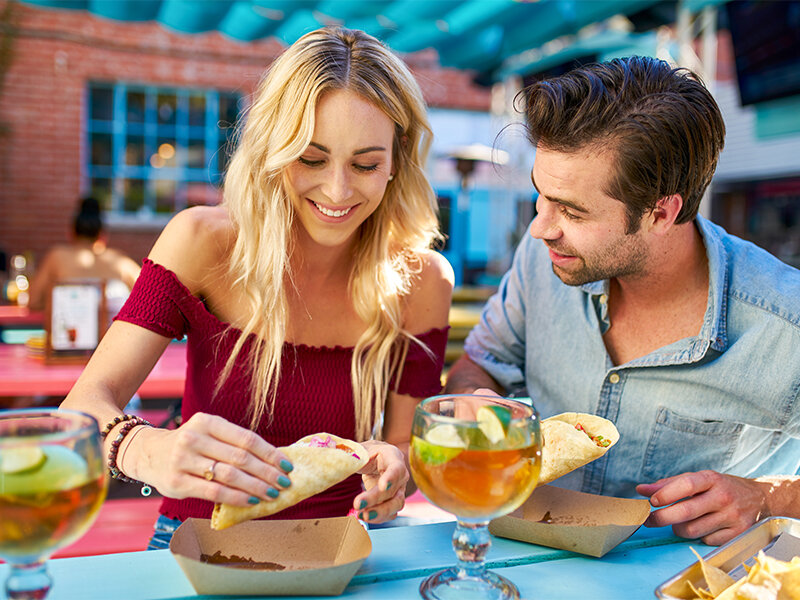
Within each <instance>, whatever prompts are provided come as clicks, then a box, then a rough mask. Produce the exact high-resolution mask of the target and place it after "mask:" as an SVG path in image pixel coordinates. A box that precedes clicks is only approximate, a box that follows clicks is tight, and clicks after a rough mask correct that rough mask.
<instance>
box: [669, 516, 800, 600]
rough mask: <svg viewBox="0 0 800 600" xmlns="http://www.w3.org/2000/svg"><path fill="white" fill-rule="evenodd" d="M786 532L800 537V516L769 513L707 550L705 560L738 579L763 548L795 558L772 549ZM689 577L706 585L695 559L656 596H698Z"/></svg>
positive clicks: (777, 555)
mask: <svg viewBox="0 0 800 600" xmlns="http://www.w3.org/2000/svg"><path fill="white" fill-rule="evenodd" d="M782 533H788V534H790V535H792V536H795V537H798V538H800V519H790V518H788V517H769V518H767V519H764V520H762V521H759V522H758V523H756V524H755V525H753V526H752V527H751V528H750V529H748V530H747V531H745V532H744V533H741V534H739V535H738V536H736V537H735V538H733V539H732V540H731V541H729V542H727V543H726V544H723V545H722V546H720V547H719V548H717V549H716V550H712V551H711V552H709V553H708V554H706V555H705V556H704V557H703V560H704V561H706V563H708V564H711V565H714V566H715V567H719V568H720V569H722V570H723V571H726V572H727V573H729V574H730V575H731V577H733V578H734V579H740V578H741V577H743V576H744V575H745V574H746V573H745V570H744V567H743V566H742V565H744V564H746V565H748V566H750V565H752V564H753V563H754V562H755V557H756V555H757V554H758V551H759V550H764V552H766V553H767V554H772V556H774V557H775V558H779V559H781V560H789V559H791V556H781V553H780V552H779V551H778V547H777V546H776V549H775V550H776V551H775V552H770V551H769V549H770V548H772V546H773V545H774V544H775V542H776V541H777V540H778V538H779V536H780V535H781V534H782ZM687 581H691V582H692V584H693V585H695V586H697V587H706V584H705V579H704V577H703V573H702V571H701V570H700V563H699V562H694V563H692V564H691V565H689V566H688V567H686V568H685V569H684V570H683V571H681V572H680V573H678V574H677V575H675V576H674V577H670V578H669V579H667V580H666V581H665V582H664V583H662V584H661V585H660V586H658V587H657V588H656V589H655V594H656V597H657V598H662V599H663V600H684V599H686V598H694V597H695V596H694V595H693V594H692V592H691V590H690V589H689V586H688V585H687V584H686V582H687Z"/></svg>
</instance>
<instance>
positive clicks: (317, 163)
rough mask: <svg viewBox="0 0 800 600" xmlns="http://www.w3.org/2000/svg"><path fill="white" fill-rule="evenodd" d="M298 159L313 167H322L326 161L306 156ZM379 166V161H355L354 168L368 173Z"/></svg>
mask: <svg viewBox="0 0 800 600" xmlns="http://www.w3.org/2000/svg"><path fill="white" fill-rule="evenodd" d="M297 161H298V162H299V163H300V164H301V165H304V166H306V167H311V168H314V167H321V166H323V165H324V164H325V161H324V160H323V159H311V158H304V157H302V156H301V157H300V158H298V159H297ZM378 166H379V164H378V163H374V164H368V165H362V164H359V163H353V168H354V169H355V170H356V171H361V172H362V173H368V172H370V171H376V170H377V169H378Z"/></svg>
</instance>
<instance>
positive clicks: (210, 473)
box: [203, 460, 219, 481]
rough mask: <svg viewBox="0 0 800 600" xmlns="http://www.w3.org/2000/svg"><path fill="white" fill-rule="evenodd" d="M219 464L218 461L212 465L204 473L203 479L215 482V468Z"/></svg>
mask: <svg viewBox="0 0 800 600" xmlns="http://www.w3.org/2000/svg"><path fill="white" fill-rule="evenodd" d="M218 462H219V461H218V460H215V461H214V462H213V463H211V466H210V467H208V468H207V469H206V470H205V471H203V477H205V478H206V480H207V481H214V467H216V466H217V463H218Z"/></svg>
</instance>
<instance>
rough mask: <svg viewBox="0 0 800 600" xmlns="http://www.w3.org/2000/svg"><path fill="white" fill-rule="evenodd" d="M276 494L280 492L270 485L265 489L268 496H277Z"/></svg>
mask: <svg viewBox="0 0 800 600" xmlns="http://www.w3.org/2000/svg"><path fill="white" fill-rule="evenodd" d="M278 494H280V492H279V491H278V490H276V489H275V488H274V487H271V488H269V489H268V490H267V496H269V497H270V498H277V497H278Z"/></svg>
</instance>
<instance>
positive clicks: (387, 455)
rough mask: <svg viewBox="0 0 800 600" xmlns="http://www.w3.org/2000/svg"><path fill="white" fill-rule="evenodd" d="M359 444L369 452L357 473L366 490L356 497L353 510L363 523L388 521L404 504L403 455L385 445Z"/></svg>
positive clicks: (389, 445)
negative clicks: (367, 460) (367, 458)
mask: <svg viewBox="0 0 800 600" xmlns="http://www.w3.org/2000/svg"><path fill="white" fill-rule="evenodd" d="M361 445H362V446H364V448H366V449H367V451H368V452H369V462H367V464H366V465H364V468H363V469H361V471H359V473H361V478H362V480H363V481H364V488H365V491H364V492H361V493H360V494H359V495H358V496H356V497H355V500H354V501H353V508H355V510H356V511H357V512H358V517H359V518H360V519H361V520H362V521H368V522H370V523H383V522H385V521H390V520H392V519H394V518H395V517H396V516H397V513H398V511H400V509H402V508H403V505H404V504H405V498H406V483H408V479H409V477H410V475H409V473H408V468H406V459H405V455H404V454H403V453H402V452H401V451H400V449H399V448H397V447H395V446H392V445H391V444H387V443H386V442H378V441H375V440H369V441H366V442H362V444H361Z"/></svg>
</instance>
